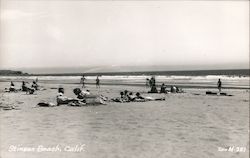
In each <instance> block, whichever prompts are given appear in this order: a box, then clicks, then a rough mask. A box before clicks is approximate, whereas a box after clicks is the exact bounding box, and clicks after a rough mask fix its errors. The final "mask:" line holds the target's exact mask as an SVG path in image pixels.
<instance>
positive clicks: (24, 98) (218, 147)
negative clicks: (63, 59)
mask: <svg viewBox="0 0 250 158" xmlns="http://www.w3.org/2000/svg"><path fill="white" fill-rule="evenodd" d="M41 85H42V86H43V87H44V88H46V90H44V91H37V92H36V94H34V95H27V94H25V93H24V92H18V93H4V92H3V91H2V90H3V89H4V88H5V87H9V82H0V89H1V92H0V104H1V105H12V106H16V107H18V109H17V110H8V111H5V110H0V142H1V143H0V146H1V148H0V157H1V158H14V157H15V158H35V157H39V158H43V157H48V158H49V157H56V158H60V157H67V158H76V157H86V158H154V157H155V158H156V157H157V158H166V157H171V158H211V157H215V158H247V157H248V156H249V90H248V89H225V90H223V92H226V93H228V94H231V95H233V96H208V95H205V92H206V90H212V91H217V90H216V89H198V88H195V89H184V91H185V92H186V93H181V94H147V93H146V92H147V89H146V88H145V87H136V86H128V85H119V86H115V85H103V86H101V89H100V90H97V89H96V87H95V86H94V85H87V88H88V89H89V90H90V91H91V92H92V93H94V94H102V95H104V96H107V97H108V98H112V97H118V96H119V92H120V91H121V90H125V89H127V90H129V91H133V92H136V91H139V92H141V93H142V95H144V96H153V97H154V96H158V97H165V98H166V100H165V101H150V102H132V103H114V102H110V103H108V104H107V105H100V106H86V107H70V106H66V105H62V106H58V107H37V106H36V105H37V103H38V102H40V101H49V102H54V103H55V102H56V94H57V89H56V88H58V87H59V86H63V87H64V88H65V95H66V96H68V97H74V95H73V92H72V90H73V88H76V87H80V85H77V84H54V83H53V84H52V83H49V82H48V83H41ZM23 148H29V149H30V150H34V151H22V150H23ZM31 148H33V149H31ZM49 148H51V150H52V148H53V149H54V151H45V149H47V150H48V149H49ZM226 149H230V151H225V150H226ZM239 149H242V151H240V152H238V150H239ZM27 150H28V149H27ZM243 150H244V151H243Z"/></svg>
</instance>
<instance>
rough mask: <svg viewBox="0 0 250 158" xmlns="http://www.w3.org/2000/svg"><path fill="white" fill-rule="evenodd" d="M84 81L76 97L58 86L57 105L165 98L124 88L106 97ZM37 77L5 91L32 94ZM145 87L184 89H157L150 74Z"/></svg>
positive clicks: (151, 89)
mask: <svg viewBox="0 0 250 158" xmlns="http://www.w3.org/2000/svg"><path fill="white" fill-rule="evenodd" d="M85 81H86V78H85V76H84V75H83V76H82V78H81V81H80V83H81V84H82V89H80V88H75V89H73V93H74V94H75V95H76V98H69V97H66V96H65V95H64V88H62V87H59V88H58V94H57V96H56V100H57V105H61V104H68V105H71V106H83V105H86V104H93V105H97V104H106V102H107V101H109V102H120V103H124V102H144V101H152V100H165V98H164V97H159V98H153V97H150V96H142V95H141V94H140V92H135V93H133V92H130V91H128V90H124V91H121V92H120V96H119V97H116V98H111V99H108V98H107V97H104V96H102V95H95V94H92V93H90V91H89V90H85ZM37 82H38V79H36V80H33V82H32V85H31V86H27V84H28V82H25V81H22V86H21V88H20V89H17V88H16V87H15V84H14V82H13V81H11V83H10V88H9V89H8V90H6V91H8V92H17V91H23V92H26V94H33V93H34V92H35V91H36V90H39V89H41V88H40V86H39V85H38V83H37ZM146 87H147V88H150V91H148V93H183V92H184V91H183V90H182V89H181V88H179V87H177V86H173V85H172V86H170V90H167V86H166V85H165V84H164V83H162V84H161V86H160V90H159V91H158V89H157V87H156V79H155V77H154V76H152V77H151V78H150V79H149V78H147V79H146ZM221 87H222V82H221V80H220V79H219V80H218V82H217V88H218V90H219V92H221ZM96 88H100V79H99V76H97V77H96Z"/></svg>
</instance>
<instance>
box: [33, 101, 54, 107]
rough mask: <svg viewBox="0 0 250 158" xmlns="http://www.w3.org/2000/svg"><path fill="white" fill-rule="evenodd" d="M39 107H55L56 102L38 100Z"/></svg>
mask: <svg viewBox="0 0 250 158" xmlns="http://www.w3.org/2000/svg"><path fill="white" fill-rule="evenodd" d="M37 105H38V106H40V107H55V106H56V104H54V103H51V102H40V103H38V104H37Z"/></svg>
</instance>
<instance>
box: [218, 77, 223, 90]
mask: <svg viewBox="0 0 250 158" xmlns="http://www.w3.org/2000/svg"><path fill="white" fill-rule="evenodd" d="M217 87H218V90H219V92H221V87H222V82H221V80H220V79H219V80H218V82H217Z"/></svg>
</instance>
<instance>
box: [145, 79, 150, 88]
mask: <svg viewBox="0 0 250 158" xmlns="http://www.w3.org/2000/svg"><path fill="white" fill-rule="evenodd" d="M148 87H150V80H149V78H146V88H148Z"/></svg>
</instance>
